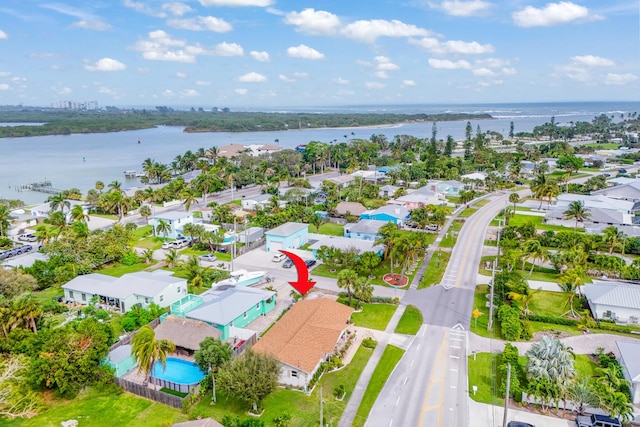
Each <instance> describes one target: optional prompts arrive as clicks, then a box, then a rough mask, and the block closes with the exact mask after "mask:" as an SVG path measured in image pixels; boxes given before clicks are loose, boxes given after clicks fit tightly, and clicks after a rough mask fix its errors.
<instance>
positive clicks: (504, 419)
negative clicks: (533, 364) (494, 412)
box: [502, 363, 511, 427]
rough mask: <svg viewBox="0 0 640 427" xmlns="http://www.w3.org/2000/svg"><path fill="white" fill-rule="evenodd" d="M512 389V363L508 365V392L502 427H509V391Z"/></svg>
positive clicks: (505, 399)
mask: <svg viewBox="0 0 640 427" xmlns="http://www.w3.org/2000/svg"><path fill="white" fill-rule="evenodd" d="M510 388H511V363H508V364H507V391H506V395H505V396H504V416H503V417H502V427H507V406H508V405H509V389H510Z"/></svg>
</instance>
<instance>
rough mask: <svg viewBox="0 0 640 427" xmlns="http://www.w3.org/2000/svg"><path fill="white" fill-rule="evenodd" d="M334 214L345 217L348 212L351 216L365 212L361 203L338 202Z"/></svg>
mask: <svg viewBox="0 0 640 427" xmlns="http://www.w3.org/2000/svg"><path fill="white" fill-rule="evenodd" d="M335 210H336V213H337V214H338V215H346V214H347V212H349V213H350V214H351V215H358V216H359V215H360V214H362V212H364V211H366V210H367V208H365V207H364V205H363V204H362V203H359V202H340V203H338V204H337V205H336V209H335Z"/></svg>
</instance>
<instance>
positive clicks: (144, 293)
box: [62, 270, 187, 313]
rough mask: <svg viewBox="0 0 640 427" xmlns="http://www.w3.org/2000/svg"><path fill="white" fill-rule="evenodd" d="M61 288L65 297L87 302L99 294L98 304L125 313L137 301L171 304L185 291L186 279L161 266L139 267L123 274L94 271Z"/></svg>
mask: <svg viewBox="0 0 640 427" xmlns="http://www.w3.org/2000/svg"><path fill="white" fill-rule="evenodd" d="M62 289H64V298H65V300H68V301H72V302H76V303H79V304H89V303H90V302H91V299H92V298H93V297H98V302H99V303H100V304H104V305H107V306H110V307H112V308H115V309H117V310H119V311H121V312H123V313H126V312H127V311H129V310H131V309H132V308H133V307H134V306H136V305H139V306H141V307H148V306H149V304H151V303H155V304H157V305H159V306H160V307H168V306H170V305H171V304H173V303H174V302H176V301H178V300H179V299H180V298H183V297H184V296H186V295H187V281H186V280H185V279H180V278H178V277H174V276H173V273H172V272H170V271H164V270H156V271H154V272H153V273H149V272H147V271H139V272H137V273H129V274H125V275H123V276H122V277H112V276H107V275H106V274H98V273H93V274H86V275H83V276H78V277H76V278H75V279H72V280H71V281H69V282H68V283H66V284H65V285H63V286H62Z"/></svg>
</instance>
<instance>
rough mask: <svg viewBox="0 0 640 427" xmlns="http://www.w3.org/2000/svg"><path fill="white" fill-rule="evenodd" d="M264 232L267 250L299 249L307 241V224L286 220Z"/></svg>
mask: <svg viewBox="0 0 640 427" xmlns="http://www.w3.org/2000/svg"><path fill="white" fill-rule="evenodd" d="M264 234H265V235H266V236H267V248H266V249H267V252H277V251H279V250H280V249H285V250H289V249H299V248H300V247H301V246H303V245H305V244H306V243H307V242H308V241H309V224H304V223H300V222H286V223H284V224H282V225H281V226H279V227H276V228H274V229H272V230H269V231H267V232H265V233H264Z"/></svg>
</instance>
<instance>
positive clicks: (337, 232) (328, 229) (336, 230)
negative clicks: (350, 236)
mask: <svg viewBox="0 0 640 427" xmlns="http://www.w3.org/2000/svg"><path fill="white" fill-rule="evenodd" d="M309 232H311V233H315V232H316V228H315V227H314V226H309ZM318 234H326V235H328V236H344V225H342V224H334V223H333V222H325V223H324V224H322V225H321V226H320V231H319V232H318Z"/></svg>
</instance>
